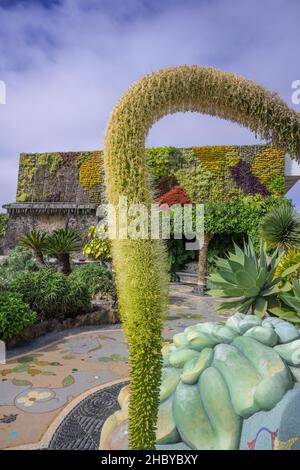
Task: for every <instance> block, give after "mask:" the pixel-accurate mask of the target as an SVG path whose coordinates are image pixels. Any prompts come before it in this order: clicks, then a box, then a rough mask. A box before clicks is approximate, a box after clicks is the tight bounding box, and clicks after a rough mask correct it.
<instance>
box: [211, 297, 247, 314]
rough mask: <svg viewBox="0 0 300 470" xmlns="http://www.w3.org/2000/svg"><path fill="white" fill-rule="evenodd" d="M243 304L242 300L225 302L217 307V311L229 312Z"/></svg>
mask: <svg viewBox="0 0 300 470" xmlns="http://www.w3.org/2000/svg"><path fill="white" fill-rule="evenodd" d="M242 303H243V299H237V300H226V301H225V302H222V303H221V304H219V305H218V307H217V311H218V312H219V311H223V310H230V309H232V308H238V307H239V306H240V305H241V304H242Z"/></svg>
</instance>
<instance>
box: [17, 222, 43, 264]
mask: <svg viewBox="0 0 300 470" xmlns="http://www.w3.org/2000/svg"><path fill="white" fill-rule="evenodd" d="M46 243H47V233H46V232H42V231H41V230H32V231H31V232H28V233H26V234H25V235H23V236H22V237H21V238H20V240H19V245H20V246H24V247H26V248H29V249H30V250H31V251H32V252H33V254H34V256H35V258H36V259H37V260H38V261H39V262H40V263H42V264H45V260H44V255H43V250H44V248H45V246H46Z"/></svg>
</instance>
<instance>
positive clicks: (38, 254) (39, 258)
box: [34, 250, 45, 264]
mask: <svg viewBox="0 0 300 470" xmlns="http://www.w3.org/2000/svg"><path fill="white" fill-rule="evenodd" d="M34 256H35V257H36V259H37V261H38V262H39V263H41V264H45V260H44V255H43V253H42V251H41V250H35V251H34Z"/></svg>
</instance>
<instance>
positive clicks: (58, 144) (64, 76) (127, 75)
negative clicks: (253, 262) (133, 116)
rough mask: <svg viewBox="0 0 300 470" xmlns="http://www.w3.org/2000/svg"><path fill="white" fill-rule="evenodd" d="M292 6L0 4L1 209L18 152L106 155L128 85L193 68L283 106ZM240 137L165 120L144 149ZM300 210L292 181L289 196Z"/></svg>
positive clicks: (295, 36)
mask: <svg viewBox="0 0 300 470" xmlns="http://www.w3.org/2000/svg"><path fill="white" fill-rule="evenodd" d="M299 18H300V2H299V0H265V1H264V2H262V1H261V0H243V1H240V0H55V1H54V0H53V1H51V0H0V80H4V81H5V83H6V87H7V103H6V105H0V126H1V141H0V160H1V170H2V171H1V173H0V204H1V205H2V204H3V203H7V202H12V201H14V200H15V190H16V182H17V171H18V157H19V153H20V152H47V151H49V152H50V151H64V150H90V149H96V148H101V147H102V141H103V134H104V130H105V125H106V122H107V119H108V116H109V113H110V111H111V109H112V107H113V106H114V104H115V103H116V101H117V100H118V98H119V97H120V96H121V95H122V93H123V92H124V91H125V90H126V88H127V87H128V86H129V85H130V83H132V82H133V81H135V80H137V79H138V78H139V77H141V76H142V75H144V74H145V73H149V72H151V71H153V70H157V69H159V68H161V67H166V66H172V65H182V64H200V65H210V66H215V67H218V68H222V69H225V70H229V71H233V72H236V73H239V74H241V75H244V76H246V77H248V78H250V79H253V80H256V81H258V82H259V83H261V84H262V85H264V86H266V87H267V88H269V89H270V90H272V91H276V92H278V93H279V94H280V96H281V97H282V98H283V99H284V100H285V101H286V102H287V103H288V104H289V105H290V106H292V107H294V108H295V109H296V111H298V112H300V105H299V106H297V105H293V104H292V102H291V94H292V89H291V83H292V81H294V80H297V79H300V63H299V44H300V41H299V40H300V28H299ZM255 142H256V140H255V137H254V135H253V134H251V133H250V132H249V131H248V130H247V129H244V128H241V127H239V126H237V125H235V124H231V123H229V122H226V121H223V120H221V119H217V118H209V117H207V116H201V115H198V114H191V113H187V114H184V115H183V114H177V115H175V116H168V117H166V118H164V119H162V120H161V121H160V122H158V123H157V124H155V126H154V127H153V128H152V129H151V131H150V133H149V136H148V140H147V145H174V146H192V145H213V144H250V143H255ZM290 195H291V196H292V197H293V200H294V201H295V203H296V204H297V205H298V207H299V208H300V184H298V185H297V186H296V187H295V188H294V189H293V190H292V191H291V193H290Z"/></svg>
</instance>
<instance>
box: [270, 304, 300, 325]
mask: <svg viewBox="0 0 300 470" xmlns="http://www.w3.org/2000/svg"><path fill="white" fill-rule="evenodd" d="M269 311H270V312H271V313H273V315H276V316H277V317H279V318H281V319H282V320H287V321H289V322H293V323H300V317H299V316H298V315H297V314H296V312H294V311H293V310H289V309H287V308H284V307H274V308H271V309H269Z"/></svg>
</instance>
